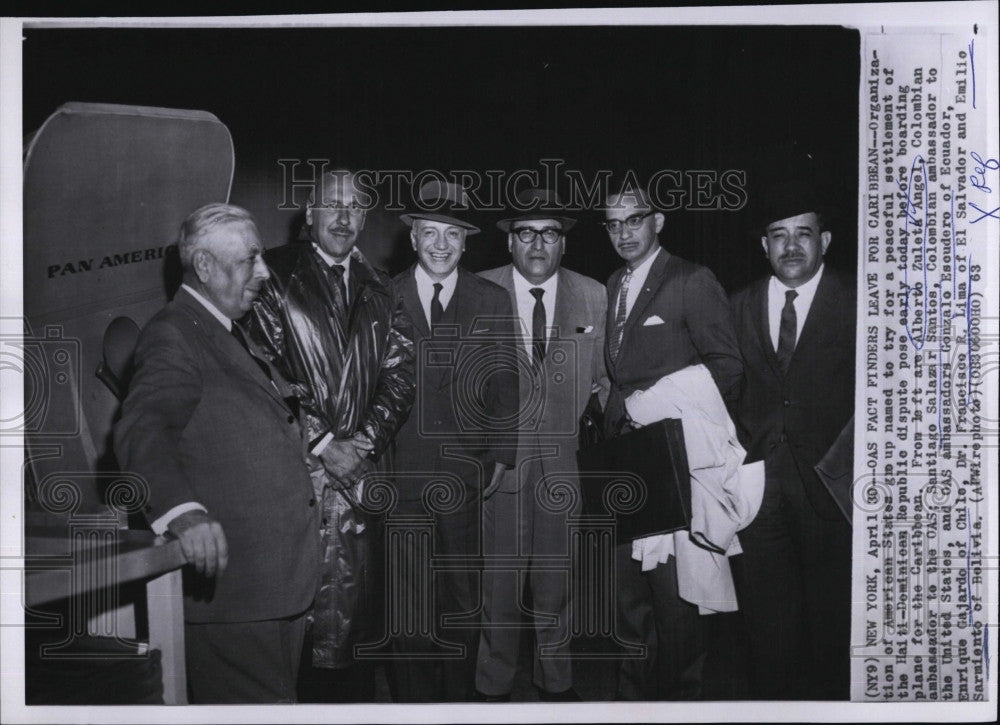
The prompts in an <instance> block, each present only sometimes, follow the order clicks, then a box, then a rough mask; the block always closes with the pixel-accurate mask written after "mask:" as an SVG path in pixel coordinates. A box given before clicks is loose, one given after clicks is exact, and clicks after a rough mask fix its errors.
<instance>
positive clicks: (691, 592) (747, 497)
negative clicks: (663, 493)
mask: <svg viewBox="0 0 1000 725" xmlns="http://www.w3.org/2000/svg"><path fill="white" fill-rule="evenodd" d="M625 408H626V410H627V411H628V414H629V416H630V417H631V418H632V420H633V421H634V422H635V423H637V424H639V425H649V424H650V423H655V422H657V421H660V420H663V419H664V418H680V419H681V422H682V424H683V428H684V446H685V449H686V451H687V458H688V467H689V468H690V470H691V531H690V532H687V531H677V532H674V533H672V534H663V535H660V536H650V537H647V538H645V539H637V540H636V541H633V542H632V558H633V559H635V560H637V561H641V562H642V569H643V571H648V570H649V569H652V568H653V567H654V566H656V565H657V564H660V563H664V562H666V561H667V559H668V558H669V557H670V555H671V554H673V555H674V556H676V557H677V586H678V590H679V593H680V596H681V598H682V599H684V600H685V601H688V602H691V603H692V604H697V605H698V611H699V612H700V613H702V614H711V613H712V612H733V611H736V609H737V603H736V589H735V587H734V586H733V575H732V571H731V569H730V568H729V559H728V557H729V556H733V555H735V554H739V553H742V551H743V550H742V549H741V548H740V544H739V539H738V538H737V536H736V532H737V531H739V530H740V529H743V528H745V527H746V526H747V525H748V524H749V523H750V522H751V521H753V519H754V517H755V516H756V515H757V511H758V510H759V509H760V502H761V498H762V497H763V495H764V463H763V461H757V462H756V463H751V464H748V465H745V466H744V465H741V464H742V463H743V459H744V458H745V457H746V450H744V448H743V447H742V446H741V445H740V443H739V440H738V439H737V437H736V426H735V425H733V421H732V419H730V417H729V413H728V411H727V410H726V406H725V404H724V403H723V402H722V396H721V395H719V391H718V388H716V386H715V381H714V380H713V379H712V375H711V373H709V372H708V369H707V368H706V367H705V366H704V365H693V366H690V367H686V368H684V369H683V370H678V371H677V372H675V373H671V374H670V375H667V376H665V377H662V378H660V380H658V381H657V382H656V384H655V385H653V386H652V387H650V388H647V389H646V390H640V391H637V392H635V393H633V394H632V395H630V396H629V397H628V398H627V399H626V400H625Z"/></svg>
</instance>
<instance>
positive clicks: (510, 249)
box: [507, 232, 514, 254]
mask: <svg viewBox="0 0 1000 725" xmlns="http://www.w3.org/2000/svg"><path fill="white" fill-rule="evenodd" d="M507 251H508V252H510V253H511V254H513V253H514V233H513V232H507Z"/></svg>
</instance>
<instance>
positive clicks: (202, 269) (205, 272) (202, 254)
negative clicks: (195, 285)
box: [191, 249, 215, 284]
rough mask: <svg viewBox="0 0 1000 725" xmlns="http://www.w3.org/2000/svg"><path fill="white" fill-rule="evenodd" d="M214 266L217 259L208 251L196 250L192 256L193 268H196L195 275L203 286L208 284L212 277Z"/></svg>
mask: <svg viewBox="0 0 1000 725" xmlns="http://www.w3.org/2000/svg"><path fill="white" fill-rule="evenodd" d="M213 264H215V259H214V258H213V257H212V255H211V253H210V252H209V251H208V250H207V249H196V250H194V254H192V255H191V266H192V267H194V273H195V274H196V275H198V281H199V282H201V283H202V284H205V283H207V282H208V279H209V277H211V275H212V265H213Z"/></svg>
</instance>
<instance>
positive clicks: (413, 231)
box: [410, 227, 417, 252]
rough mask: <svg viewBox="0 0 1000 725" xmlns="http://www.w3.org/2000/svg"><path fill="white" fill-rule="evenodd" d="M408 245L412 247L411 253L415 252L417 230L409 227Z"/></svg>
mask: <svg viewBox="0 0 1000 725" xmlns="http://www.w3.org/2000/svg"><path fill="white" fill-rule="evenodd" d="M410 244H412V245H413V251H414V252H415V251H417V230H416V229H414V228H413V227H410Z"/></svg>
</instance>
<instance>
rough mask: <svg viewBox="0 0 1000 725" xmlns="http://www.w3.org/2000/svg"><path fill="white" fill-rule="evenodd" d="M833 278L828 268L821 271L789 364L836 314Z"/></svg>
mask: <svg viewBox="0 0 1000 725" xmlns="http://www.w3.org/2000/svg"><path fill="white" fill-rule="evenodd" d="M834 287H835V280H834V278H833V275H831V274H830V272H829V270H824V271H823V276H822V277H820V280H819V285H818V286H817V287H816V294H815V295H814V296H813V301H812V305H810V307H809V314H808V315H806V322H805V324H804V325H803V326H802V334H801V335H799V339H798V340H796V342H795V352H794V353H793V354H792V362H791V364H792V365H794V364H795V357H796V354H797V353H798V351H799V350H800V349H802V348H803V347H808V346H809V345H812V344H813V343H814V342H815V340H816V339H817V338H818V337H819V336H820V335H822V334H823V332H825V331H828V330H829V329H830V325H829V321H830V320H831V319H833V318H834V316H835V315H836V300H835V299H834V298H835V297H836V295H835V289H834Z"/></svg>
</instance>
